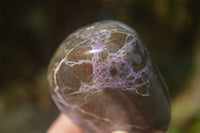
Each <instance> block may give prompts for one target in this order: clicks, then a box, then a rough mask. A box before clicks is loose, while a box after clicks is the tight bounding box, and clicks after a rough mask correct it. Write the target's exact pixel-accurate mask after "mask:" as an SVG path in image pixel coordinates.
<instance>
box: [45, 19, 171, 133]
mask: <svg viewBox="0 0 200 133" xmlns="http://www.w3.org/2000/svg"><path fill="white" fill-rule="evenodd" d="M48 80H49V84H50V87H51V89H52V97H53V99H54V101H55V103H56V105H57V106H58V108H59V109H60V110H61V111H62V112H63V113H65V114H67V115H68V116H69V117H70V118H71V119H72V120H73V121H74V122H75V123H76V124H77V125H78V126H80V127H81V128H82V129H83V131H84V133H111V132H112V131H115V130H124V131H127V132H129V133H146V132H149V133H151V132H155V131H166V130H167V128H168V125H169V120H170V107H169V103H168V94H167V87H166V85H165V84H164V82H163V80H162V77H161V75H160V74H159V72H158V70H157V68H156V66H155V65H154V64H153V62H152V60H151V57H150V55H149V52H148V50H147V49H146V48H145V47H144V45H143V44H142V43H141V42H140V40H139V39H138V37H137V34H136V32H135V31H134V30H133V29H131V28H130V27H128V26H127V25H125V24H123V23H121V22H118V21H102V22H97V23H94V24H93V25H89V26H87V27H84V28H81V29H79V30H77V31H76V32H74V33H72V34H71V35H70V36H69V37H68V38H67V39H66V40H65V41H64V42H63V43H62V44H61V45H60V47H59V48H58V50H57V51H56V53H55V55H54V56H53V59H52V61H51V63H50V65H49V70H48Z"/></svg>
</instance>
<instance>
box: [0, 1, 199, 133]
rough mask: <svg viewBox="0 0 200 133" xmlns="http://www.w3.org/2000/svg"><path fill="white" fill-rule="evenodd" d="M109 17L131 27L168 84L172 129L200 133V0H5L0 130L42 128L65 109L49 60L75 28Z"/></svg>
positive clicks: (0, 12) (35, 132) (33, 132)
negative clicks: (52, 83)
mask: <svg viewBox="0 0 200 133" xmlns="http://www.w3.org/2000/svg"><path fill="white" fill-rule="evenodd" d="M105 19H115V20H120V21H122V22H124V23H126V24H128V25H130V26H131V27H133V28H134V29H135V30H136V31H137V32H138V33H139V35H140V37H141V38H142V39H143V42H144V43H145V44H146V46H147V47H148V48H149V50H150V52H151V55H152V57H153V58H154V60H155V62H156V64H157V65H158V67H159V69H160V71H161V73H162V74H163V76H164V78H165V79H166V82H167V84H168V87H169V92H170V96H171V106H172V120H171V124H170V128H169V131H168V133H200V1H199V0H56V1H53V0H34V1H27V0H18V1H15V0H1V1H0V133H43V132H45V131H46V129H47V128H48V127H49V125H50V124H51V123H52V122H53V120H54V119H55V118H56V117H57V115H58V114H59V111H58V109H57V108H56V106H55V105H54V103H53V102H52V100H51V97H50V92H49V89H48V85H47V79H46V71H47V67H48V63H49V61H50V59H51V57H52V55H53V53H54V51H55V50H56V48H57V47H58V45H59V44H60V43H61V42H62V41H63V40H64V39H65V38H66V37H67V36H68V35H69V34H70V33H71V32H73V31H74V30H76V29H78V28H80V27H82V26H85V25H88V24H91V23H93V22H96V21H100V20H105Z"/></svg>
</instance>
